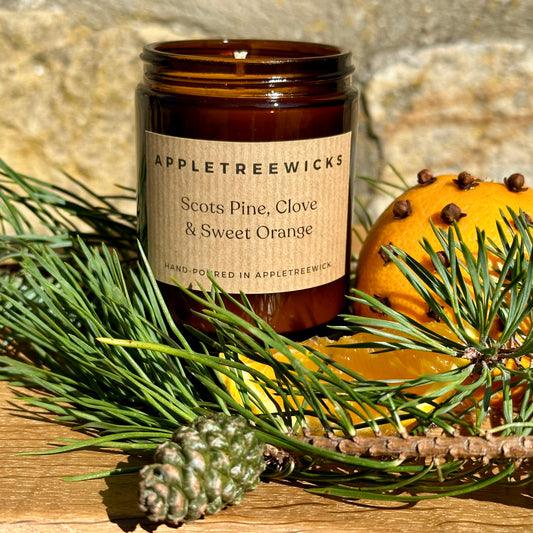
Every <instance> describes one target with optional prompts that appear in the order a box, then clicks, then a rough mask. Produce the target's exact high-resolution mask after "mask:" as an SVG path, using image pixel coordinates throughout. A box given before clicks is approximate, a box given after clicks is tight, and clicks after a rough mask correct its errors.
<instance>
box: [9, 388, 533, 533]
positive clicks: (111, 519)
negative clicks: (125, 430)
mask: <svg viewBox="0 0 533 533" xmlns="http://www.w3.org/2000/svg"><path fill="white" fill-rule="evenodd" d="M14 396H15V395H14V393H13V392H12V391H11V390H10V389H9V388H8V386H7V385H6V384H5V383H2V382H0V532H2V533H4V532H8V533H28V532H31V533H33V532H38V533H43V532H50V533H64V532H68V533H77V532H83V533H108V532H118V533H120V532H128V533H133V532H135V533H140V532H143V531H154V530H155V531H156V532H157V533H165V532H168V531H176V529H174V528H169V527H167V526H164V525H161V526H159V527H157V528H154V526H152V525H150V524H149V523H147V522H146V521H145V520H144V519H143V517H142V514H141V513H140V512H139V511H138V509H137V507H136V505H137V504H136V490H137V477H136V475H126V476H118V477H111V478H108V479H106V480H104V479H100V480H93V481H83V482H65V481H62V479H61V478H62V477H64V476H72V475H77V474H85V473H88V472H97V471H100V470H104V469H108V468H114V467H116V466H118V465H125V464H127V463H128V458H127V457H126V456H123V455H121V454H111V453H102V452H95V451H83V452H74V453H67V454H61V455H49V456H24V457H23V456H18V455H17V454H18V453H19V452H23V451H32V450H43V449H46V448H47V447H48V446H50V445H51V443H52V442H53V441H56V442H57V439H58V438H79V434H76V433H75V432H73V431H71V430H69V429H68V428H65V427H63V426H60V425H57V424H55V423H52V422H50V421H46V420H45V419H44V418H39V417H36V416H35V413H27V412H25V411H24V410H23V409H22V408H21V405H22V404H21V403H20V402H13V401H12V400H13V398H14ZM177 530H178V531H180V532H181V531H183V532H184V533H188V532H199V531H202V532H208V533H209V532H230V531H231V532H237V533H240V532H245V531H247V532H248V531H249V532H257V533H263V532H287V533H288V532H320V531H324V532H326V531H327V532H337V531H341V532H346V531H356V532H357V531H366V532H367V533H374V532H378V533H379V532H392V531H393V532H418V531H420V532H427V531H435V532H450V533H451V532H453V533H456V532H463V531H464V532H470V531H483V532H484V533H490V532H501V531H506V532H511V533H512V532H519V531H520V532H522V531H524V532H532V531H533V487H525V488H522V489H512V490H511V489H505V488H493V489H490V490H487V491H484V492H482V493H479V494H477V495H476V496H475V497H464V498H444V499H437V500H431V501H425V502H420V503H417V504H416V505H403V504H392V505H391V504H389V503H383V502H381V503H372V502H363V501H359V502H342V501H338V500H333V499H328V498H324V497H321V496H313V495H310V494H307V493H306V492H305V491H304V490H302V489H300V488H297V487H292V486H287V485H283V484H279V483H268V484H267V483H263V484H261V485H260V486H259V488H258V489H256V490H255V491H253V492H251V493H250V494H248V495H247V496H246V498H245V500H244V502H243V503H242V504H241V505H238V506H235V507H230V508H228V509H226V510H224V511H222V512H221V513H219V514H217V515H215V516H210V517H207V518H205V519H203V520H199V521H197V522H193V523H191V524H187V525H185V526H183V527H181V528H178V529H177Z"/></svg>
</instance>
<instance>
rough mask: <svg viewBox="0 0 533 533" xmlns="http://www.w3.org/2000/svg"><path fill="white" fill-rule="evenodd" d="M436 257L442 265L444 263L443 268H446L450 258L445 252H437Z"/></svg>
mask: <svg viewBox="0 0 533 533" xmlns="http://www.w3.org/2000/svg"><path fill="white" fill-rule="evenodd" d="M437 258H438V259H439V261H440V262H441V263H442V265H444V268H448V267H449V266H450V259H449V258H448V256H447V255H446V252H443V251H440V252H437Z"/></svg>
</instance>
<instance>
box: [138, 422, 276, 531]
mask: <svg viewBox="0 0 533 533" xmlns="http://www.w3.org/2000/svg"><path fill="white" fill-rule="evenodd" d="M264 451H265V446H264V444H263V443H262V442H260V441H259V440H258V438H257V436H256V434H255V432H254V430H253V428H252V427H251V426H250V425H249V424H248V423H247V422H246V420H245V419H244V418H242V417H238V416H231V417H230V416H226V415H224V414H223V413H215V414H213V415H211V416H210V417H206V416H201V417H198V418H197V419H196V420H195V422H194V423H193V425H192V426H184V427H181V428H179V429H178V430H177V431H176V432H175V433H174V435H173V436H172V440H171V441H167V442H164V443H162V444H161V445H159V446H158V448H157V450H156V452H155V455H154V461H155V464H151V465H147V466H145V467H144V468H143V469H142V470H141V482H140V487H139V488H140V490H139V507H140V508H141V510H142V511H144V512H145V513H146V514H147V516H148V518H149V519H150V520H151V521H153V522H167V523H169V524H172V525H174V526H177V525H179V524H182V523H186V522H191V521H193V520H196V519H198V518H201V517H202V516H204V515H210V514H215V513H217V512H218V511H220V510H221V509H223V508H224V507H226V506H227V505H235V504H238V503H240V502H241V500H242V499H243V497H244V495H245V493H246V492H249V491H251V490H253V489H255V488H256V487H257V485H258V483H259V476H260V475H261V473H262V472H263V470H264V469H265V460H264V457H263V454H264Z"/></svg>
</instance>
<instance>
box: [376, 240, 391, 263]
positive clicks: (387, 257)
mask: <svg viewBox="0 0 533 533" xmlns="http://www.w3.org/2000/svg"><path fill="white" fill-rule="evenodd" d="M387 250H389V251H390V252H392V242H389V244H384V245H383V246H382V247H381V248H380V249H379V252H378V253H379V255H380V256H381V259H383V264H384V265H388V264H389V263H390V261H391V259H390V255H389V254H388V253H387Z"/></svg>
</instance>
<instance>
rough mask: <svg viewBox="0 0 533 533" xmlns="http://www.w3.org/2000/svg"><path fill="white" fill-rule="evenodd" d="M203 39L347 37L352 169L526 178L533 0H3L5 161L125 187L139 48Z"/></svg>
mask: <svg viewBox="0 0 533 533" xmlns="http://www.w3.org/2000/svg"><path fill="white" fill-rule="evenodd" d="M203 37H211V38H213V37H228V38H231V37H233V38H246V37H258V38H272V39H293V40H307V41H319V42H327V43H331V44H337V45H341V46H345V47H348V48H350V49H351V50H352V51H353V55H354V62H355V64H356V66H357V74H356V80H355V81H356V83H357V84H358V85H359V86H360V88H361V93H362V97H361V101H362V109H361V115H360V128H359V139H358V165H357V166H358V173H360V174H362V175H366V176H371V177H379V178H382V179H386V180H394V179H395V175H394V173H393V172H392V170H391V168H390V167H389V166H388V164H389V163H392V164H393V165H394V166H395V167H396V169H397V170H398V171H399V172H400V173H402V174H403V175H404V176H405V177H406V178H407V179H408V181H410V182H414V180H415V174H416V172H417V171H418V170H420V169H421V168H423V167H429V168H432V169H433V170H434V171H436V172H438V173H443V172H448V171H451V172H457V171H460V170H469V171H470V172H472V173H474V174H477V175H478V176H480V177H485V178H489V179H495V180H499V179H501V178H502V177H503V176H505V175H508V174H510V173H512V172H517V171H520V172H522V173H524V174H526V175H529V180H530V183H531V185H533V150H532V147H533V46H532V45H533V0H425V1H424V0H328V1H327V2H326V1H324V0H272V1H264V0H160V1H153V0H152V1H150V0H76V1H72V0H0V80H1V81H0V102H1V103H0V131H1V136H0V139H1V145H0V158H2V159H4V160H5V161H6V162H7V163H8V164H9V165H11V166H12V167H14V168H15V169H16V170H18V171H21V172H24V173H28V174H32V175H35V176H38V177H40V178H42V179H48V180H53V181H55V182H57V183H61V182H62V180H63V178H62V175H61V173H60V172H59V171H58V170H57V167H60V168H62V169H64V170H65V171H67V172H69V173H71V174H73V175H74V176H76V177H77V178H80V179H82V180H83V181H84V182H85V183H87V184H88V185H89V186H91V187H93V188H96V190H99V191H101V192H102V193H111V192H116V190H115V188H114V187H115V185H116V184H121V185H127V186H132V187H133V186H135V181H136V178H135V156H134V153H135V140H134V109H133V93H134V89H135V85H136V84H137V82H138V80H139V79H140V72H141V64H140V60H139V57H138V56H139V53H140V51H141V48H142V45H143V44H144V43H146V42H151V41H158V40H173V39H185V38H203ZM364 192H365V191H363V190H362V189H361V193H362V194H363V193H364ZM385 201H387V202H388V200H384V199H377V200H376V199H374V205H373V209H374V210H376V211H377V210H379V209H381V207H382V204H383V202H385Z"/></svg>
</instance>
